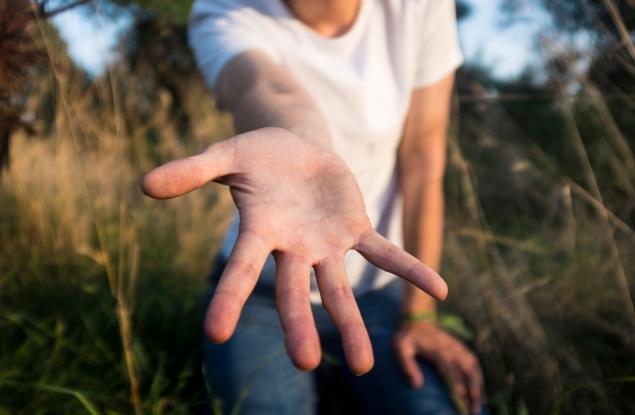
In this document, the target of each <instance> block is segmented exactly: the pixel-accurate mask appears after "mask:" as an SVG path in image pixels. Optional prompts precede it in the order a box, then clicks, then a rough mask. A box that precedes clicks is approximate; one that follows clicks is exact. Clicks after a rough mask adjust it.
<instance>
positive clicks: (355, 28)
mask: <svg viewBox="0 0 635 415" xmlns="http://www.w3.org/2000/svg"><path fill="white" fill-rule="evenodd" d="M274 1H275V3H276V5H277V6H278V9H279V12H280V15H281V16H282V17H284V18H286V19H289V20H290V21H289V24H290V25H291V26H293V27H294V28H296V29H297V30H300V31H301V32H303V33H305V34H306V35H307V36H309V37H310V38H311V39H312V40H313V41H314V42H319V43H323V44H324V45H327V46H345V45H346V44H348V43H349V42H352V41H353V40H352V39H354V38H355V36H356V34H357V33H358V32H359V31H360V30H362V26H363V25H364V21H365V20H366V15H367V13H368V9H369V7H370V4H369V3H370V2H371V1H372V0H361V4H360V5H359V10H358V11H357V16H355V21H354V22H353V24H352V25H351V27H349V28H348V30H347V31H346V32H344V33H342V34H341V35H338V36H334V37H329V36H324V35H321V34H319V33H318V32H316V31H315V30H313V29H312V28H311V27H310V26H309V25H307V24H306V23H304V22H303V21H301V20H300V19H298V17H297V16H296V15H295V14H293V11H291V9H289V6H287V4H286V3H285V2H284V0H274Z"/></svg>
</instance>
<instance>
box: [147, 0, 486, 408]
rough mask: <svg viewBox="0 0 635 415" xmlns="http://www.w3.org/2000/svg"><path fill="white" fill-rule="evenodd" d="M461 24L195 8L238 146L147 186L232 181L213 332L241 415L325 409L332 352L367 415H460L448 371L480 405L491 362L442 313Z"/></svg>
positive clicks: (170, 170) (440, 16) (349, 3)
mask: <svg viewBox="0 0 635 415" xmlns="http://www.w3.org/2000/svg"><path fill="white" fill-rule="evenodd" d="M455 13H456V11H455V4H454V1H453V0H322V1H311V0H286V1H285V0H196V1H195V2H194V5H193V9H192V11H191V15H190V23H189V40H190V45H191V47H192V49H193V51H194V54H195V57H196V61H197V64H198V66H199V69H200V71H201V72H202V74H203V75H204V77H205V79H206V82H207V84H208V85H209V87H210V88H211V89H212V91H213V92H214V96H215V99H216V100H217V104H218V105H219V107H221V108H223V109H225V110H228V111H229V112H230V113H231V114H232V116H233V120H234V123H235V128H236V131H237V132H238V133H239V134H238V135H236V136H234V137H232V138H230V139H227V140H224V141H221V142H219V143H215V144H213V145H211V146H210V147H208V148H207V149H206V150H205V151H204V152H203V153H201V154H198V155H195V156H192V157H188V158H185V159H182V160H176V161H173V162H170V163H168V164H166V165H163V166H160V167H158V168H156V169H155V170H153V171H151V172H150V173H148V174H147V175H146V176H145V177H144V179H143V185H142V186H143V190H144V192H145V193H146V194H148V195H150V196H152V197H155V198H171V197H176V196H179V195H182V194H184V193H187V192H189V191H192V190H194V189H197V188H199V187H201V186H203V185H204V184H205V183H207V182H209V181H212V180H213V181H215V182H218V183H222V184H225V185H228V186H229V187H230V191H231V195H232V198H233V200H234V202H235V205H236V207H237V215H236V220H235V221H234V223H233V224H232V226H231V229H230V231H229V232H228V236H227V238H226V241H225V243H224V246H223V249H222V250H221V252H220V254H219V257H218V261H217V268H216V271H215V272H214V274H215V276H214V278H213V279H214V287H213V296H212V298H211V301H210V303H209V307H208V310H207V313H206V318H205V322H204V330H205V334H206V335H207V337H208V338H209V341H206V344H205V349H204V357H205V369H206V373H207V374H206V377H207V381H208V383H209V386H210V388H211V390H212V392H213V395H214V397H215V401H216V404H218V405H219V406H220V407H221V409H222V410H224V411H227V413H229V412H230V411H232V410H233V411H236V412H235V413H238V412H239V413H244V414H301V413H314V411H315V410H316V409H315V408H316V400H317V399H318V397H317V396H316V392H315V390H316V385H315V382H316V381H315V377H314V375H313V373H311V371H312V370H313V369H315V368H317V367H318V366H319V365H320V362H321V361H322V350H324V353H325V354H327V355H329V356H331V357H333V359H335V360H337V359H339V358H342V357H343V358H344V359H345V360H346V362H347V364H348V367H349V368H350V371H346V370H344V371H343V372H342V376H343V377H344V378H345V379H346V380H347V381H348V382H349V384H350V386H351V390H352V391H353V393H354V398H355V401H356V402H357V403H358V404H359V406H360V407H361V409H362V410H363V411H364V412H365V413H381V414H388V413H399V414H414V413H417V414H418V413H426V414H427V413H431V414H432V413H434V414H446V413H456V411H457V407H456V405H455V404H454V401H453V400H452V399H451V392H450V391H449V389H448V387H447V386H446V384H445V382H444V381H443V377H442V376H441V375H440V373H443V375H444V377H445V378H447V379H449V381H450V383H451V385H452V389H453V392H454V393H455V394H456V395H457V396H458V397H459V398H460V399H459V401H460V402H463V403H464V405H465V407H466V408H468V409H469V410H470V411H471V412H475V413H478V412H479V411H480V410H481V407H482V401H483V379H482V374H481V370H480V368H479V363H478V360H477V358H476V357H475V355H474V354H473V353H472V352H471V351H470V350H469V349H468V348H467V347H466V346H465V345H464V344H463V343H462V342H460V341H459V340H457V339H456V338H454V337H453V336H452V335H450V334H449V333H448V332H446V331H444V330H443V329H442V328H441V327H439V326H438V325H437V324H436V323H435V321H434V318H433V317H434V312H435V307H436V303H435V299H439V300H442V299H444V298H445V296H446V294H447V286H446V284H445V282H444V281H443V280H442V279H441V278H440V277H439V275H438V274H437V273H436V272H435V271H434V270H436V269H438V268H439V266H440V256H441V248H442V230H443V175H444V170H445V151H446V148H445V147H446V134H447V128H448V123H449V113H450V100H451V94H452V90H453V83H454V72H455V70H456V69H457V68H458V67H459V66H460V64H461V63H462V54H461V51H460V48H459V45H458V40H457V33H456V16H455ZM402 248H403V249H402ZM424 263H426V264H427V266H426V265H424ZM397 276H399V277H402V279H403V280H405V283H403V284H402V283H401V280H400V279H399V278H397ZM252 293H253V294H252ZM355 299H357V304H356V301H355ZM276 310H277V311H276ZM360 310H361V311H360ZM241 311H242V313H241ZM364 322H365V324H364ZM285 348H286V351H287V354H285V353H284V352H281V350H282V351H283V350H284V349H285ZM373 349H374V353H373ZM373 366H375V368H374V369H373V370H372V371H371V368H373ZM362 374H365V375H364V376H359V375H362ZM355 375H357V376H355ZM455 401H456V400H455ZM233 413H234V412H233Z"/></svg>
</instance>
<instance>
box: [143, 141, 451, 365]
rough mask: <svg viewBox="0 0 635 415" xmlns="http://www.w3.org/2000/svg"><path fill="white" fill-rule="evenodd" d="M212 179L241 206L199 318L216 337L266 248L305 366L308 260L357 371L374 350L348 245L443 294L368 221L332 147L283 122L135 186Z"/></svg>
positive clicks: (181, 186) (310, 325)
mask: <svg viewBox="0 0 635 415" xmlns="http://www.w3.org/2000/svg"><path fill="white" fill-rule="evenodd" d="M212 180H213V181H216V182H218V183H222V184H225V185H228V186H230V191H231V195H232V198H233V199H234V202H235V204H236V207H237V208H238V213H239V215H240V233H239V237H238V240H237V242H236V244H235V246H234V249H233V251H232V254H231V256H230V258H229V260H228V263H227V266H226V268H225V271H224V272H223V275H222V276H221V279H220V281H219V283H218V286H217V288H216V291H215V294H214V297H213V299H212V301H211V303H210V305H209V308H208V310H207V315H206V318H205V332H206V334H207V336H208V337H209V338H210V340H212V341H214V342H217V343H221V342H224V341H226V340H228V339H229V338H230V337H231V335H232V333H233V332H234V329H235V328H236V324H237V322H238V319H239V317H240V312H241V310H242V307H243V305H244V304H245V302H246V301H247V298H248V297H249V295H250V294H251V292H252V290H253V289H254V287H255V285H256V282H257V280H258V277H259V275H260V272H261V270H262V267H263V265H264V263H265V260H266V259H267V256H268V255H269V254H271V253H273V255H274V257H275V261H276V297H277V298H276V301H277V306H278V312H279V315H280V321H281V323H282V327H283V330H284V333H285V345H286V348H287V352H288V353H289V356H290V358H291V360H292V361H293V363H294V364H295V365H296V366H297V367H298V368H300V369H303V370H311V369H314V368H315V367H316V366H317V365H318V364H319V363H320V360H321V350H320V342H319V338H318V334H317V330H316V328H315V323H314V321H313V315H312V313H311V303H310V300H309V287H310V279H309V277H310V273H309V271H310V268H311V267H313V268H314V269H315V272H316V279H317V284H318V287H319V290H320V295H321V297H322V302H323V304H324V306H325V307H326V310H327V311H328V313H329V314H330V315H331V317H332V319H333V321H334V323H335V325H336V326H337V328H338V330H339V331H340V333H341V336H342V342H343V346H344V350H345V354H346V360H347V362H348V365H349V367H350V368H351V370H352V371H353V372H354V373H356V374H363V373H366V372H368V371H369V370H370V369H371V368H372V366H373V353H372V348H371V344H370V340H369V338H368V333H367V332H366V327H365V326H364V322H363V321H362V318H361V315H360V312H359V309H358V308H357V305H356V303H355V299H354V297H353V293H352V290H351V287H350V285H349V283H348V278H347V275H346V271H345V269H344V255H345V254H346V252H347V251H348V250H350V249H355V250H357V251H358V252H359V253H360V254H362V255H363V256H364V257H365V258H366V259H367V260H368V261H370V262H372V263H373V264H375V265H376V266H378V267H380V268H382V269H384V270H386V271H388V272H391V273H394V274H396V275H398V276H400V277H402V278H404V279H406V280H408V281H410V282H411V283H413V284H414V285H416V286H417V287H419V288H421V289H422V290H424V291H425V292H427V293H428V294H430V295H432V296H433V297H436V298H438V299H443V298H445V296H446V295H447V286H446V284H445V282H444V281H443V280H442V279H441V277H439V276H438V275H437V274H436V273H435V272H434V271H433V270H431V269H430V268H428V267H427V266H425V265H424V264H423V263H421V262H420V261H418V260H417V259H416V258H415V257H413V256H411V255H410V254H408V253H406V252H405V251H403V250H401V249H400V248H398V247H396V246H395V245H393V244H392V243H391V242H389V241H388V240H386V239H385V238H383V237H382V236H381V235H379V234H378V233H377V232H375V231H374V230H373V228H372V226H371V223H370V221H369V219H368V216H367V215H366V210H365V207H364V203H363V200H362V195H361V193H360V190H359V187H358V186H357V183H356V181H355V178H354V177H353V175H352V173H351V172H350V170H349V169H348V167H347V166H346V164H345V163H344V162H343V161H342V160H341V159H340V158H339V157H337V156H336V155H335V154H334V153H331V152H329V151H326V150H323V149H321V148H319V147H317V146H315V145H312V144H309V143H307V142H306V141H303V140H302V139H300V138H299V137H297V136H295V135H293V134H291V133H289V132H288V131H286V130H282V129H278V128H263V129H260V130H255V131H251V132H249V133H245V134H241V135H238V136H235V137H233V138H231V139H228V140H225V141H223V142H220V143H217V144H214V145H212V146H210V147H209V148H207V149H206V150H205V151H204V152H203V153H201V154H198V155H196V156H192V157H188V158H185V159H181V160H176V161H172V162H170V163H167V164H165V165H163V166H160V167H158V168H156V169H154V170H153V171H151V172H150V173H148V174H147V175H146V176H145V177H144V179H143V191H144V192H145V193H146V194H147V195H149V196H151V197H154V198H159V199H167V198H173V197H177V196H180V195H183V194H185V193H188V192H190V191H192V190H195V189H198V188H199V187H201V186H203V185H204V184H205V183H207V182H209V181H212Z"/></svg>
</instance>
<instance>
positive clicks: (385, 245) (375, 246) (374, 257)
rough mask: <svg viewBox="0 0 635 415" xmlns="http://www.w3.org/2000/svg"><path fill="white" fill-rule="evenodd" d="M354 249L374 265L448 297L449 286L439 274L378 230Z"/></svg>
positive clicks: (365, 237)
mask: <svg viewBox="0 0 635 415" xmlns="http://www.w3.org/2000/svg"><path fill="white" fill-rule="evenodd" d="M354 249H355V250H356V251H357V252H359V253H360V254H362V256H363V257H364V258H366V259H367V260H368V261H370V262H371V263H373V264H374V265H376V266H378V267H379V268H381V269H383V270H386V271H388V272H390V273H393V274H395V275H397V276H398V277H401V278H404V279H406V280H407V281H409V282H411V283H412V284H414V285H416V286H417V287H419V288H421V289H422V290H423V291H425V292H426V293H428V294H430V295H431V296H433V297H435V298H436V299H438V300H444V299H445V297H447V295H448V286H447V284H446V283H445V281H443V278H441V277H440V276H439V274H437V273H436V272H435V271H434V270H432V268H430V267H428V266H427V265H425V264H424V263H423V262H421V261H419V260H418V259H417V258H415V257H414V256H412V255H410V254H409V253H407V252H406V251H404V250H403V249H401V248H399V247H397V246H395V245H394V244H393V243H392V242H390V241H389V240H388V239H386V238H384V237H383V236H381V235H380V234H378V233H377V232H375V231H370V232H368V233H366V234H364V235H363V236H362V237H361V238H360V240H359V241H358V242H357V245H355V247H354Z"/></svg>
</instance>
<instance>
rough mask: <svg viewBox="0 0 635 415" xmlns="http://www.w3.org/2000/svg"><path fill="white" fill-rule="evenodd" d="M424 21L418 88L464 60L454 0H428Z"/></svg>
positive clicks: (416, 74) (436, 79) (444, 73)
mask: <svg viewBox="0 0 635 415" xmlns="http://www.w3.org/2000/svg"><path fill="white" fill-rule="evenodd" d="M421 23H422V25H421V29H422V31H420V32H419V36H420V38H419V39H418V41H419V51H418V53H419V56H418V58H417V69H416V73H415V79H414V87H415V88H419V87H423V86H427V85H432V84H434V83H435V82H438V81H440V80H442V79H443V78H444V77H445V76H446V75H448V74H449V73H451V72H453V71H455V70H456V69H457V68H458V67H459V66H461V64H462V63H463V53H462V52H461V46H460V44H459V36H458V32H457V24H456V5H455V2H454V0H428V2H427V5H426V7H425V10H424V16H423V19H422V21H421Z"/></svg>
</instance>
